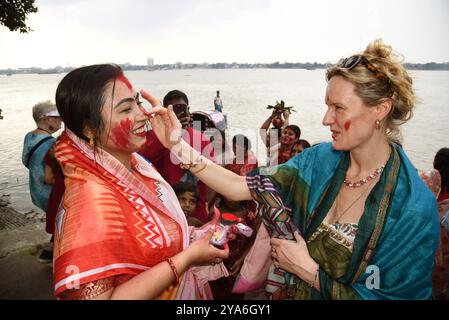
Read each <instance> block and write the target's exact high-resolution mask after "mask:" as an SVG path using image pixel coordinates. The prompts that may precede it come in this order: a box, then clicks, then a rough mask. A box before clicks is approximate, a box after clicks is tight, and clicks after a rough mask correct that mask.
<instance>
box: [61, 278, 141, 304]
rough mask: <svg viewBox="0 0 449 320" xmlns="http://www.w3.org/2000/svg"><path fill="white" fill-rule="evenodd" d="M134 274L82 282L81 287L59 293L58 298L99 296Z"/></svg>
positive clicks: (78, 298) (70, 298)
mask: <svg viewBox="0 0 449 320" xmlns="http://www.w3.org/2000/svg"><path fill="white" fill-rule="evenodd" d="M131 278H132V276H131V275H128V274H122V275H118V276H113V277H108V278H103V279H99V280H95V281H92V282H88V283H85V284H82V285H81V286H80V288H79V289H73V290H66V291H63V292H62V293H61V294H59V296H58V298H59V299H61V300H89V299H93V298H95V297H97V296H99V295H100V294H102V293H105V292H106V291H108V290H110V289H112V288H115V287H118V286H119V285H121V284H122V283H125V282H126V281H128V280H129V279H131Z"/></svg>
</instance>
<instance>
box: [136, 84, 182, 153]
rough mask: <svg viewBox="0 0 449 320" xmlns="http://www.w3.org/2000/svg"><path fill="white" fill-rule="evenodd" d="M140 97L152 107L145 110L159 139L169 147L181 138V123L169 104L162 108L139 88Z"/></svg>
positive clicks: (158, 102) (154, 98)
mask: <svg viewBox="0 0 449 320" xmlns="http://www.w3.org/2000/svg"><path fill="white" fill-rule="evenodd" d="M140 94H141V95H142V97H143V98H144V99H145V100H147V101H148V102H149V103H150V104H151V106H152V107H153V108H152V109H151V111H150V112H145V115H146V116H147V117H148V119H149V120H150V123H151V127H152V128H153V131H154V133H155V134H156V136H157V138H158V139H159V141H160V142H161V143H162V144H163V146H164V147H166V148H167V149H171V148H172V147H173V146H174V145H176V144H177V143H178V142H179V141H180V140H181V123H180V122H179V120H178V118H177V117H176V115H175V113H174V112H173V110H172V108H171V106H168V108H164V107H162V106H161V103H160V101H159V100H158V99H157V98H156V97H155V96H153V95H152V94H150V93H148V92H146V91H145V90H140Z"/></svg>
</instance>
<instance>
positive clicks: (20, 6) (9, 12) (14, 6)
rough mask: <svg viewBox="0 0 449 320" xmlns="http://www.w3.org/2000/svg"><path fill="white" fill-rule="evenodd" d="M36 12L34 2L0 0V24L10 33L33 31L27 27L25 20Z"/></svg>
mask: <svg viewBox="0 0 449 320" xmlns="http://www.w3.org/2000/svg"><path fill="white" fill-rule="evenodd" d="M34 12H37V7H36V6H35V5H34V0H0V24H2V25H4V26H5V27H7V28H8V29H9V30H11V31H16V30H19V31H20V32H21V33H28V32H30V31H33V30H32V29H31V28H30V27H27V25H26V24H25V20H26V19H27V15H28V14H30V13H34Z"/></svg>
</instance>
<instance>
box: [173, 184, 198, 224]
mask: <svg viewBox="0 0 449 320" xmlns="http://www.w3.org/2000/svg"><path fill="white" fill-rule="evenodd" d="M173 190H174V191H175V193H176V196H177V197H178V200H179V204H180V205H181V209H182V211H184V214H185V215H186V218H187V224H188V225H189V226H193V227H201V226H202V225H203V223H202V222H201V221H200V220H199V219H197V218H195V217H193V213H194V212H195V210H196V206H197V203H198V198H199V193H198V189H197V187H196V186H195V185H194V184H192V183H187V182H180V183H178V184H176V185H175V186H174V187H173Z"/></svg>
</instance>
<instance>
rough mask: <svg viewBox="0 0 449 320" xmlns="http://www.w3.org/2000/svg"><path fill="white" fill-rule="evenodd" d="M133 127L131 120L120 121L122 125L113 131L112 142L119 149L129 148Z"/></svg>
mask: <svg viewBox="0 0 449 320" xmlns="http://www.w3.org/2000/svg"><path fill="white" fill-rule="evenodd" d="M133 125H134V122H133V121H132V120H131V119H129V118H126V119H123V120H122V121H120V123H119V124H118V125H117V126H115V127H114V128H112V130H111V136H112V141H114V143H115V144H116V145H117V146H119V147H122V148H126V147H128V146H129V145H130V142H129V137H130V134H131V128H132V127H133Z"/></svg>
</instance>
